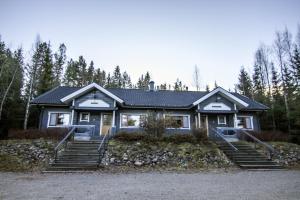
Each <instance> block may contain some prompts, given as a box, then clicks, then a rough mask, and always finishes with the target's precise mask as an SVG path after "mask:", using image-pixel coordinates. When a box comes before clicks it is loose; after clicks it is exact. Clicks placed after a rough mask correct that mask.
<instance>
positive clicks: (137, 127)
mask: <svg viewBox="0 0 300 200" xmlns="http://www.w3.org/2000/svg"><path fill="white" fill-rule="evenodd" d="M122 115H145V117H146V118H147V116H148V114H147V113H120V128H136V129H139V128H141V127H139V126H122Z"/></svg>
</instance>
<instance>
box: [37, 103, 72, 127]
mask: <svg viewBox="0 0 300 200" xmlns="http://www.w3.org/2000/svg"><path fill="white" fill-rule="evenodd" d="M49 112H69V113H71V112H72V111H71V109H70V108H67V107H66V108H62V107H45V108H44V109H43V110H42V114H41V119H40V120H41V121H40V128H41V129H43V128H47V127H48V116H49Z"/></svg>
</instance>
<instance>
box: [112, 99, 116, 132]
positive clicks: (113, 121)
mask: <svg viewBox="0 0 300 200" xmlns="http://www.w3.org/2000/svg"><path fill="white" fill-rule="evenodd" d="M114 109H116V100H114ZM115 119H116V111H115V110H113V117H112V127H115V126H116V123H115Z"/></svg>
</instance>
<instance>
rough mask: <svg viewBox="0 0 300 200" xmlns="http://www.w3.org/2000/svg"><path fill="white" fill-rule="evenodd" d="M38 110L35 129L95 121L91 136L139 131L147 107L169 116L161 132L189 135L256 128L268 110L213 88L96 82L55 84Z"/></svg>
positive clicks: (39, 101)
mask: <svg viewBox="0 0 300 200" xmlns="http://www.w3.org/2000/svg"><path fill="white" fill-rule="evenodd" d="M31 103H32V104H34V105H37V106H39V107H40V108H41V113H40V120H39V128H41V129H44V128H56V127H65V126H70V125H94V131H93V137H94V138H97V137H99V136H101V135H105V134H107V133H108V130H110V131H113V132H115V133H118V132H120V131H126V132H133V131H137V130H139V129H141V125H142V123H143V121H144V120H145V119H146V117H147V114H148V113H149V111H152V112H155V113H156V114H157V117H164V118H167V117H168V118H169V119H172V120H174V121H175V122H176V127H169V128H167V129H166V132H167V133H169V134H172V133H190V132H191V129H192V127H193V126H195V127H197V128H199V127H201V128H206V129H207V134H208V135H210V129H209V128H208V127H235V128H243V129H247V130H255V131H259V130H260V125H259V119H258V113H259V112H261V111H264V110H266V109H268V107H266V106H265V105H263V104H261V103H258V102H256V101H254V100H252V99H250V98H248V97H245V96H243V95H240V94H237V93H233V92H228V91H226V90H225V89H223V88H221V87H218V88H216V89H214V90H212V91H211V92H196V91H168V90H155V87H154V82H153V81H151V82H150V86H149V89H147V90H143V89H116V88H115V89H113V88H109V89H106V88H103V87H101V86H99V85H98V84H96V83H92V84H90V85H87V86H85V87H66V86H61V87H56V88H54V89H52V90H50V91H48V92H46V93H44V94H42V95H40V96H39V97H37V98H35V99H33V100H32V102H31Z"/></svg>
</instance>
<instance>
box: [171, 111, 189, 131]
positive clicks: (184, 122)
mask: <svg viewBox="0 0 300 200" xmlns="http://www.w3.org/2000/svg"><path fill="white" fill-rule="evenodd" d="M165 123H166V127H167V128H179V129H189V128H190V116H189V115H176V114H172V115H165Z"/></svg>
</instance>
